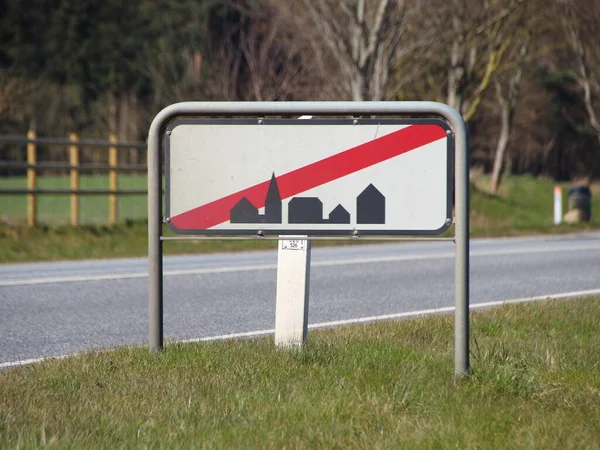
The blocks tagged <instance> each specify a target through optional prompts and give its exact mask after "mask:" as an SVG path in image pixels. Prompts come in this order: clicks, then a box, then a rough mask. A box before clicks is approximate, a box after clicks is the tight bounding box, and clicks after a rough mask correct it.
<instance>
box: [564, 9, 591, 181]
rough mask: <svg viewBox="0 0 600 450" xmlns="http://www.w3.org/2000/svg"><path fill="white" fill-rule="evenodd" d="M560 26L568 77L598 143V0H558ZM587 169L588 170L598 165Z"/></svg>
mask: <svg viewBox="0 0 600 450" xmlns="http://www.w3.org/2000/svg"><path fill="white" fill-rule="evenodd" d="M558 5H559V11H560V12H562V14H561V16H562V25H563V29H564V31H565V36H566V38H567V42H568V45H569V47H570V49H571V51H572V52H573V66H572V68H571V70H570V73H571V76H572V78H573V79H574V80H575V82H576V83H577V84H578V86H579V88H580V89H581V92H582V94H583V103H584V106H585V110H586V114H587V124H588V126H589V127H590V128H591V129H592V132H593V133H595V135H596V138H597V140H598V143H599V144H600V119H599V116H600V83H599V81H598V80H599V79H600V40H599V39H598V30H599V29H600V0H589V1H586V2H578V1H574V0H559V1H558ZM598 159H600V158H597V157H596V158H594V160H595V163H594V164H595V167H591V168H590V173H591V172H593V171H594V169H595V168H597V167H598V165H599V164H600V163H598Z"/></svg>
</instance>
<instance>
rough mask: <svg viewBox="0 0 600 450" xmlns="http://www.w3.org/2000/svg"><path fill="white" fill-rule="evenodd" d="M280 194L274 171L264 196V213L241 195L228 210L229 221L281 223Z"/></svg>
mask: <svg viewBox="0 0 600 450" xmlns="http://www.w3.org/2000/svg"><path fill="white" fill-rule="evenodd" d="M281 209H282V206H281V194H280V193H279V186H278V185H277V179H276V178H275V173H273V175H272V176H271V182H270V183H269V189H268V191H267V196H266V198H265V213H264V214H259V213H258V208H257V207H256V206H254V205H253V204H252V202H250V200H248V199H247V198H246V197H243V198H242V199H241V200H240V201H239V202H237V203H236V204H235V205H234V207H233V208H231V210H230V211H229V222H231V223H281Z"/></svg>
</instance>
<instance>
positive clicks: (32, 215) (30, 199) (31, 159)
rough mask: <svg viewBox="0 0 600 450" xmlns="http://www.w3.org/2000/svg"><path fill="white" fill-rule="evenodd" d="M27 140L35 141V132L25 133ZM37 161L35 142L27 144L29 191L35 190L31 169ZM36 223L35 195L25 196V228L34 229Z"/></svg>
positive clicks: (33, 175) (31, 193) (33, 174)
mask: <svg viewBox="0 0 600 450" xmlns="http://www.w3.org/2000/svg"><path fill="white" fill-rule="evenodd" d="M27 139H35V131H33V130H29V131H28V132H27ZM36 161H37V155H36V145H35V142H27V164H29V166H28V167H27V189H29V190H30V191H33V190H35V188H36V170H35V167H32V166H33V165H34V164H35V163H36ZM36 221H37V202H36V197H35V193H33V192H30V193H29V194H27V226H28V227H34V226H35V223H36Z"/></svg>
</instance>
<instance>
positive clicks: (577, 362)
mask: <svg viewBox="0 0 600 450" xmlns="http://www.w3.org/2000/svg"><path fill="white" fill-rule="evenodd" d="M598 329H600V297H596V298H588V299H580V300H572V301H554V302H542V303H536V304H530V305H513V306H505V307H502V308H498V309H494V310H489V311H485V312H478V313H475V314H473V316H472V335H473V337H474V339H475V343H474V345H473V347H472V366H473V371H472V374H471V376H470V377H468V378H467V379H464V380H462V381H461V382H459V383H458V384H455V383H454V380H453V376H452V372H453V344H452V343H453V339H452V336H453V325H452V317H450V316H436V317H428V318H423V319H415V320H407V321H400V322H386V323H376V324H371V325H365V326H353V327H345V328H338V329H332V330H322V331H318V332H311V335H310V338H309V344H308V345H307V347H306V348H305V349H304V351H301V352H299V351H277V349H275V348H274V345H273V344H272V339H259V340H242V341H230V342H215V343H204V344H195V345H189V344H188V345H181V344H171V345H168V346H167V348H166V351H165V352H164V353H163V354H149V353H148V352H147V351H146V349H144V348H135V349H132V348H126V349H119V350H116V351H111V352H102V353H91V354H85V355H82V356H77V357H72V358H68V359H66V360H53V361H46V362H43V363H41V364H36V365H32V366H27V367H23V368H18V369H12V370H8V371H5V372H2V373H0V398H2V399H3V400H2V402H1V403H0V436H1V438H0V439H1V441H0V442H1V443H0V446H3V447H10V448H13V447H24V448H38V447H41V446H43V445H46V446H49V447H78V448H105V447H106V446H107V445H110V446H111V447H114V448H121V447H126V448H130V447H133V448H144V447H152V448H189V447H198V448H560V449H564V448H586V449H587V448H598V447H599V445H600V440H599V439H600V438H599V437H600V370H599V367H600V335H599V334H598V332H597V331H598Z"/></svg>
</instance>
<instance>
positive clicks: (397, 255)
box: [0, 232, 600, 366]
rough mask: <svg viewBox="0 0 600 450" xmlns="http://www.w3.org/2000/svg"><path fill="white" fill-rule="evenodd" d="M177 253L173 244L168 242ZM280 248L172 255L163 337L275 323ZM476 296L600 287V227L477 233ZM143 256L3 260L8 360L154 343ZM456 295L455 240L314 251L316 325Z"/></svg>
mask: <svg viewBox="0 0 600 450" xmlns="http://www.w3.org/2000/svg"><path fill="white" fill-rule="evenodd" d="M165 247H166V252H167V253H168V243H166V244H165ZM276 259H277V254H276V252H275V251H269V252H251V253H238V254H219V255H198V256H168V257H166V258H165V283H164V290H165V324H164V331H165V338H166V339H167V340H173V339H177V340H181V339H195V338H202V337H211V336H220V335H226V334H232V333H244V332H252V331H260V330H270V329H272V328H273V327H274V323H275V289H276V286H275V280H276V262H277V261H276ZM470 275H471V285H470V286H471V297H470V300H471V304H472V305H473V304H478V303H483V302H493V301H500V300H505V299H514V298H522V297H534V296H544V295H550V294H555V293H569V292H574V291H590V290H592V291H597V292H598V294H600V232H596V233H583V234H577V235H568V236H548V237H537V238H505V239H473V240H472V241H471V273H470ZM147 292H148V291H147V277H146V260H145V259H141V258H139V259H117V260H101V261H98V260H95V261H77V262H56V263H32V264H7V265H0V365H3V366H6V365H7V364H8V363H10V362H14V361H19V360H27V359H31V358H39V357H46V356H59V355H65V354H70V353H73V352H79V351H83V350H87V349H92V348H104V347H111V346H115V345H122V344H143V343H145V342H146V341H147V328H148V321H147ZM453 304H454V244H453V243H452V242H418V243H400V244H378V245H362V246H352V247H335V248H319V249H313V251H312V264H311V284H310V314H309V323H311V324H313V325H314V324H324V323H328V322H331V321H340V320H341V321H343V320H351V319H357V318H364V317H371V316H381V315H392V314H397V313H402V312H407V311H421V310H426V309H431V308H442V307H448V306H452V305H453Z"/></svg>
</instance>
